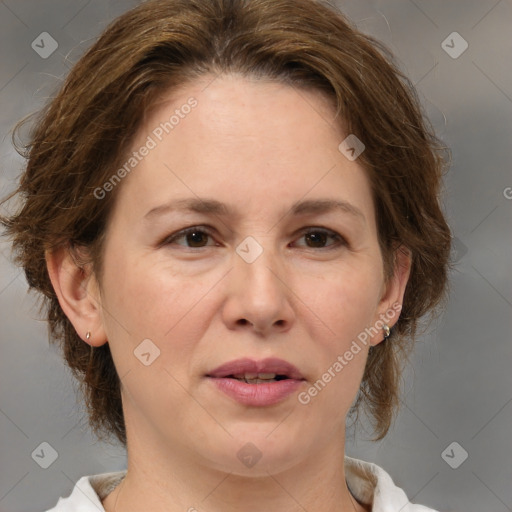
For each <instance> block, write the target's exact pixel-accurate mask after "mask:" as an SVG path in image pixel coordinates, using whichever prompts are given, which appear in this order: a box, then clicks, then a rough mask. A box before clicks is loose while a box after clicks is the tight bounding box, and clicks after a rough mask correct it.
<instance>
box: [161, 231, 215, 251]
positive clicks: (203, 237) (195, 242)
mask: <svg viewBox="0 0 512 512" xmlns="http://www.w3.org/2000/svg"><path fill="white" fill-rule="evenodd" d="M211 237H212V235H211V234H210V233H209V232H208V231H206V230H205V229H200V228H199V227H192V228H187V229H183V230H181V231H179V232H178V233H176V234H175V235H172V236H170V237H168V238H167V239H166V240H165V242H164V244H163V245H181V246H183V245H184V246H185V247H189V248H191V249H200V248H202V247H207V246H208V238H211ZM182 239H183V240H185V242H186V243H185V244H183V243H177V241H180V240H182ZM210 245H211V244H210Z"/></svg>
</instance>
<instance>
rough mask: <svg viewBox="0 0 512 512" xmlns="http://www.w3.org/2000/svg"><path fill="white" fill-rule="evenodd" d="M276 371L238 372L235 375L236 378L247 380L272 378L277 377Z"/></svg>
mask: <svg viewBox="0 0 512 512" xmlns="http://www.w3.org/2000/svg"><path fill="white" fill-rule="evenodd" d="M276 375H277V374H275V373H237V374H236V375H233V377H235V379H245V380H250V381H253V380H272V379H275V378H276Z"/></svg>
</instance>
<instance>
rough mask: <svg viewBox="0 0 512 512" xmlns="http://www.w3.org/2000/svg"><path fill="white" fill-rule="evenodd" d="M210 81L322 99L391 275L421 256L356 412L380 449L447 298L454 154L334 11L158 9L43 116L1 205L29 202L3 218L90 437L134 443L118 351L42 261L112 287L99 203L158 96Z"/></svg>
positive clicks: (94, 60)
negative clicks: (74, 320) (224, 77)
mask: <svg viewBox="0 0 512 512" xmlns="http://www.w3.org/2000/svg"><path fill="white" fill-rule="evenodd" d="M210 73H215V74H219V73H236V74H239V75H241V76H243V77H247V78H256V79H266V80H273V81H276V82H279V83H283V84H288V85H290V86H293V87H295V88H298V89H301V88H302V89H304V90H306V89H309V90H316V91H321V92H322V93H323V94H324V96H325V97H326V98H328V99H329V100H331V101H332V104H333V105H334V106H335V107H336V119H337V120H338V121H339V122H340V123H344V124H343V126H344V128H346V129H347V130H348V133H350V134H354V135H356V136H357V137H358V138H359V139H360V140H361V141H363V143H364V145H365V150H364V152H363V153H362V154H361V155H360V156H359V158H358V163H360V164H361V165H362V166H363V168H364V169H365V171H366V173H367V176H368V178H369V181H370V183H371V188H372V194H373V200H374V204H375V210H376V222H377V227H378V238H379V244H380V247H381V251H382V255H383V262H384V269H385V272H386V276H388V277H389V275H391V273H392V272H393V268H394V262H395V256H396V250H399V248H400V247H404V248H407V249H408V250H409V251H410V254H411V258H412V266H411V273H410V278H409V281H408V284H407V287H406V291H405V296H404V301H403V306H402V310H401V316H400V318H399V320H398V322H397V323H396V325H395V326H394V328H393V330H392V333H391V336H390V337H389V338H388V339H387V340H385V341H383V342H381V343H380V344H378V345H376V346H375V347H372V349H371V350H370V351H369V355H368V360H367V363H366V367H365V370H364V374H363V378H362V382H361V386H360V390H359V393H358V395H357V397H356V400H355V402H354V404H353V406H352V408H351V411H350V413H355V415H356V419H358V418H359V411H360V409H361V408H362V409H363V410H364V411H365V412H367V413H368V414H369V416H370V418H371V419H372V425H373V430H374V434H375V437H374V440H379V439H381V438H383V437H384V436H385V435H386V433H387V432H388V430H389V428H390V425H391V423H392V420H393V418H394V415H395V414H396V411H397V409H398V406H399V401H400V398H399V397H400V383H401V375H402V371H403V368H404V364H405V361H406V359H407V357H408V354H409V353H410V349H411V347H412V345H413V343H414V340H415V339H416V337H417V330H418V326H419V320H420V318H422V317H425V315H426V314H427V313H430V315H429V317H430V316H433V315H434V313H435V312H436V311H437V310H438V309H439V306H440V305H441V303H442V302H443V299H445V298H446V289H447V272H448V266H449V254H450V242H451V234H450V230H449V228H448V226H447V223H446V220H445V218H444V215H443V213H442V211H441V207H440V199H439V198H440V193H441V186H442V177H443V174H444V171H445V168H447V167H448V159H447V158H446V157H445V155H444V154H443V153H444V151H445V150H446V148H445V147H444V145H443V144H442V143H441V141H440V140H439V139H438V138H437V137H436V136H435V134H434V130H433V128H432V126H431V125H430V123H429V122H428V120H427V119H426V117H425V116H424V115H423V111H422V108H421V104H420V101H419V99H418V96H417V93H416V91H415V89H414V87H413V85H412V83H411V82H410V81H409V79H408V78H407V77H406V76H405V75H404V74H403V73H402V72H401V71H400V69H399V66H398V65H397V64H396V63H395V61H394V57H393V55H392V53H391V52H390V51H389V50H388V49H387V48H386V47H385V46H384V45H382V43H380V42H379V41H377V40H375V39H373V38H372V37H370V36H368V35H365V34H363V33H361V32H360V31H358V30H357V29H356V28H355V27H354V26H353V25H352V24H351V23H350V22H349V21H348V20H347V19H346V18H345V17H344V16H343V15H342V14H341V13H340V12H339V11H338V10H337V9H336V8H335V7H333V6H332V5H331V4H329V3H328V2H327V1H324V0H149V1H147V2H144V3H142V4H141V5H139V6H137V7H136V8H134V9H132V10H130V11H128V12H126V13H125V14H123V15H122V16H120V17H119V18H117V19H116V20H114V22H113V23H111V24H110V25H109V26H108V27H107V29H106V30H105V31H104V33H103V34H102V35H101V37H100V38H99V39H98V40H97V41H96V42H95V43H94V44H93V45H92V46H91V47H90V49H89V50H88V51H87V52H86V53H85V54H84V55H83V56H82V57H81V58H80V60H79V61H78V62H77V63H76V64H75V65H74V67H73V68H72V70H71V72H70V73H69V75H68V76H67V78H66V80H65V82H64V83H63V85H62V87H61V88H60V90H59V91H58V92H57V93H56V95H55V97H54V98H52V99H51V101H50V102H48V103H47V105H46V106H45V107H44V108H43V109H42V110H41V111H40V112H39V114H38V117H37V119H36V122H35V123H34V125H33V127H32V131H31V133H30V140H29V142H27V143H26V144H25V145H23V146H20V147H18V148H17V149H18V152H19V153H20V154H21V155H22V156H24V157H25V158H26V159H27V165H26V168H25V169H24V172H23V173H22V175H21V177H20V181H19V185H18V187H17V189H16V190H14V191H13V192H12V193H11V194H10V195H9V196H8V197H6V198H4V200H3V202H5V201H7V200H10V199H11V198H13V197H15V196H18V197H19V198H20V199H21V204H20V205H19V207H18V209H17V212H16V213H13V214H11V215H9V216H2V217H1V218H0V222H1V223H2V224H3V226H4V227H5V235H6V236H8V237H9V238H10V239H11V241H12V247H13V252H14V253H15V257H14V261H15V263H16V264H17V265H19V266H21V267H22V268H23V269H24V272H25V276H26V279H27V282H28V285H29V288H30V289H35V290H37V291H38V292H40V294H41V299H42V304H41V310H42V311H43V309H44V313H45V315H46V318H47V321H48V324H49V338H50V342H51V343H57V344H58V346H59V347H60V348H61V350H62V353H63V356H64V359H65V361H66V362H67V364H68V365H69V367H70V368H71V370H72V372H73V374H74V376H75V377H76V378H77V381H78V383H79V386H80V390H81V392H82V394H83V398H84V402H85V404H86V406H87V412H88V417H89V425H90V426H91V428H92V430H93V431H94V432H95V434H96V435H97V436H98V437H99V438H100V437H105V436H104V434H107V436H106V437H110V435H112V434H113V435H115V436H116V437H117V439H118V440H119V441H120V442H121V443H122V444H123V445H124V446H126V428H125V423H124V416H123V409H122V402H121V392H120V380H119V376H118V374H117V372H116V368H115V366H114V362H113V359H112V356H111V352H110V349H109V345H108V343H106V344H104V345H102V346H100V347H97V348H94V350H92V349H91V347H90V346H88V344H86V343H84V341H83V340H82V339H81V338H80V337H79V336H78V334H77V332H76V331H75V329H74V327H73V325H72V324H71V322H70V321H69V319H68V318H67V317H66V315H65V314H64V312H63V310H62V309H61V307H60V305H59V302H58V299H57V295H56V293H55V291H54V289H53V287H52V284H51V281H50V278H49V274H48V270H47V266H46V261H45V252H46V251H53V250H56V249H58V248H62V247H65V248H67V249H68V250H70V251H71V254H76V255H77V257H78V256H80V257H81V258H83V256H84V254H86V255H87V257H86V258H85V259H82V260H81V261H82V262H86V261H87V262H89V263H91V265H92V268H93V272H94V273H95V275H96V276H97V278H98V279H99V280H100V281H101V276H102V272H103V270H104V269H103V266H102V255H103V252H102V250H103V247H104V235H105V228H106V226H107V223H108V220H109V215H110V213H111V211H112V208H113V205H114V202H115V198H116V196H117V191H118V190H119V187H116V188H114V189H113V190H112V191H111V192H110V193H109V194H107V195H106V197H105V198H104V199H102V200H98V199H97V198H96V196H95V194H94V191H95V190H96V189H97V187H101V186H102V184H104V183H106V182H107V181H108V180H109V178H110V177H111V176H112V173H113V170H115V169H116V168H118V166H119V165H121V164H122V162H123V161H124V159H125V158H126V154H127V152H128V150H129V148H130V144H131V142H132V141H133V138H134V136H135V134H136V133H137V130H138V129H139V127H140V126H141V123H142V121H143V118H144V116H145V115H146V114H147V112H148V109H150V108H152V106H154V105H155V102H156V101H157V100H158V98H159V97H160V96H161V95H162V94H164V93H166V92H168V91H172V90H173V89H175V88H177V87H180V86H184V85H186V84H187V83H191V82H192V81H194V80H195V79H198V78H200V77H203V76H204V75H206V74H210ZM22 123H23V122H21V123H19V124H18V125H17V127H16V129H15V131H14V134H13V141H15V136H16V134H17V133H18V132H19V130H20V127H21V126H22ZM340 142H341V141H340ZM14 144H15V146H16V142H14ZM79 249H85V250H86V251H85V252H81V253H80V254H79V252H78V251H79Z"/></svg>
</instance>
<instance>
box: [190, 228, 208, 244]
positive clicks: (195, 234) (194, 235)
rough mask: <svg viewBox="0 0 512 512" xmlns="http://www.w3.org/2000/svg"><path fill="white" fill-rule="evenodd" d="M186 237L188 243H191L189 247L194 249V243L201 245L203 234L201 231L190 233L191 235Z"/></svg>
mask: <svg viewBox="0 0 512 512" xmlns="http://www.w3.org/2000/svg"><path fill="white" fill-rule="evenodd" d="M188 237H189V242H191V245H192V246H193V247H195V246H194V243H197V244H199V245H201V238H203V237H204V233H202V232H201V231H192V233H189V234H188ZM194 239H195V240H194Z"/></svg>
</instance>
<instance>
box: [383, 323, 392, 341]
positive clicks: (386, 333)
mask: <svg viewBox="0 0 512 512" xmlns="http://www.w3.org/2000/svg"><path fill="white" fill-rule="evenodd" d="M382 330H383V331H384V340H383V341H386V340H387V339H388V338H389V335H390V334H391V329H390V328H389V325H388V324H384V325H383V326H382Z"/></svg>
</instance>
